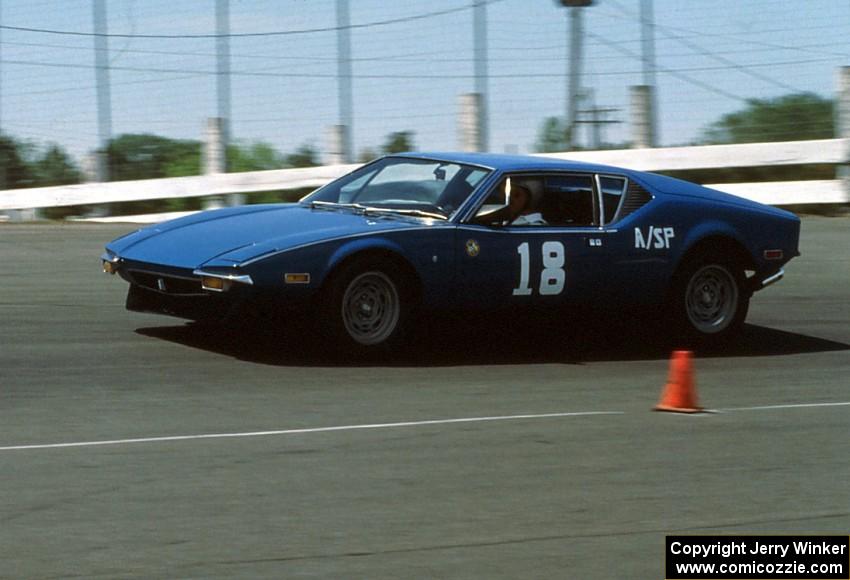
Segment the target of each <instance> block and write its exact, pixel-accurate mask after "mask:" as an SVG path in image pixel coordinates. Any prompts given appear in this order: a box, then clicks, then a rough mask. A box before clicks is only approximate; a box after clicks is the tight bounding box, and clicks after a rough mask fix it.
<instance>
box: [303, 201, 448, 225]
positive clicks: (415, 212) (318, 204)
mask: <svg viewBox="0 0 850 580" xmlns="http://www.w3.org/2000/svg"><path fill="white" fill-rule="evenodd" d="M310 207H311V208H313V209H323V208H328V209H334V208H338V207H342V208H348V209H353V210H355V211H359V212H361V213H363V215H367V214H376V213H379V214H386V213H400V214H403V215H412V216H416V217H424V218H434V219H440V220H445V219H448V218H447V217H446V216H445V215H443V214H441V213H436V212H432V211H424V210H421V209H406V208H398V209H396V208H390V207H373V206H371V205H363V204H361V203H339V202H336V201H318V200H317V201H311V202H310Z"/></svg>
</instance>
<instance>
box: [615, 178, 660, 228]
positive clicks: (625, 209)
mask: <svg viewBox="0 0 850 580" xmlns="http://www.w3.org/2000/svg"><path fill="white" fill-rule="evenodd" d="M650 201H652V195H651V194H650V193H649V192H648V191H647V190H645V189H644V188H642V187H641V186H640V185H638V184H637V183H635V182H634V181H631V180H629V188H628V189H627V190H626V199H624V200H623V205H622V207H620V215H618V216H617V219H618V220H621V219H623V218H624V217H626V216H629V215H631V214H633V213H634V212H636V211H637V210H639V209H640V208H642V207H643V206H645V205H646V204H648V203H649V202H650Z"/></svg>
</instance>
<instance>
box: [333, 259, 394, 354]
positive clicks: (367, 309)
mask: <svg viewBox="0 0 850 580" xmlns="http://www.w3.org/2000/svg"><path fill="white" fill-rule="evenodd" d="M321 300H322V310H323V316H322V321H321V324H322V325H323V326H324V327H325V330H326V332H325V334H329V335H330V337H329V338H331V339H332V340H333V342H335V343H336V344H337V346H339V347H340V348H341V349H342V350H344V351H346V352H349V353H354V354H369V353H377V352H381V351H386V350H388V349H389V348H391V347H392V346H393V345H396V344H397V343H399V342H400V341H401V338H402V336H403V330H404V327H405V324H406V322H407V318H408V314H409V309H410V304H409V292H407V286H406V284H405V283H404V281H403V279H402V278H401V277H400V276H398V275H397V274H396V273H394V272H393V271H392V269H390V268H389V267H388V265H386V264H383V263H380V261H378V260H372V259H369V260H357V261H355V262H352V263H350V264H347V265H345V266H343V268H342V269H341V270H340V271H339V272H337V273H336V274H335V275H334V277H333V279H331V280H330V282H329V286H328V287H327V288H326V290H325V292H324V293H323V295H322V297H321Z"/></svg>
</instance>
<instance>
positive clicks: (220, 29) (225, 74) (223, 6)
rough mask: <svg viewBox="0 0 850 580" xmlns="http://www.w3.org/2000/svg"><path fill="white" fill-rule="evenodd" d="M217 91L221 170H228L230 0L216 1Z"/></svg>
mask: <svg viewBox="0 0 850 580" xmlns="http://www.w3.org/2000/svg"><path fill="white" fill-rule="evenodd" d="M215 33H216V38H215V45H216V69H217V70H216V72H217V73H218V74H217V75H216V93H217V96H218V118H219V119H221V120H220V121H219V130H220V132H221V141H222V143H221V147H222V149H223V151H224V152H223V155H224V157H223V161H222V167H221V171H222V172H226V171H227V144H228V143H229V142H230V114H231V113H230V6H229V0H216V2H215Z"/></svg>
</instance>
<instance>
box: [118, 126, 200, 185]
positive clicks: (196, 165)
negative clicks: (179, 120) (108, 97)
mask: <svg viewBox="0 0 850 580" xmlns="http://www.w3.org/2000/svg"><path fill="white" fill-rule="evenodd" d="M106 152H107V157H108V159H109V177H110V180H112V181H123V180H127V179H154V178H157V177H179V176H183V175H198V174H200V173H201V143H200V141H193V140H182V139H169V138H168V137H161V136H159V135H151V134H147V133H144V134H125V135H121V136H119V137H116V138H115V139H112V140H111V141H110V142H109V145H108V147H107V150H106Z"/></svg>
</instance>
